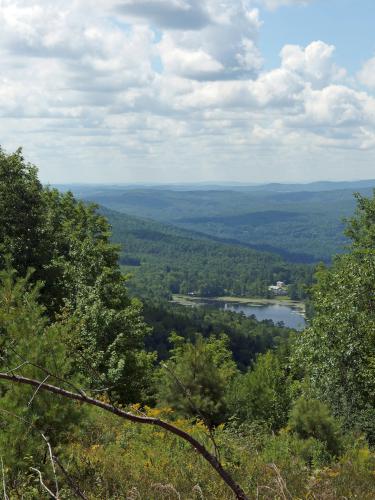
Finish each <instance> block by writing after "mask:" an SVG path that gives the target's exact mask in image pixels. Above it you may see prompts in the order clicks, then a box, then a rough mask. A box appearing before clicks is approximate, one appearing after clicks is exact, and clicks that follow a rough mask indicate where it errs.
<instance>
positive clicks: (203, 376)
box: [157, 335, 236, 427]
mask: <svg viewBox="0 0 375 500" xmlns="http://www.w3.org/2000/svg"><path fill="white" fill-rule="evenodd" d="M171 342H172V344H173V348H172V349H171V356H170V358H169V360H168V361H167V362H166V363H165V364H164V367H162V368H161V370H160V371H159V373H158V375H157V387H158V401H160V403H161V404H162V405H168V406H171V407H173V408H174V409H175V410H176V411H177V412H178V413H180V414H181V415H183V416H186V417H195V418H198V419H201V420H203V422H204V423H205V424H206V425H207V426H208V427H213V426H215V425H218V424H220V423H222V422H223V421H225V417H226V413H227V409H226V404H225V393H226V389H227V386H228V384H229V383H230V381H231V380H232V379H233V377H234V375H235V373H236V366H235V363H234V361H233V360H232V354H231V352H230V351H229V350H228V339H227V337H226V336H224V335H222V336H220V338H215V337H213V336H212V337H209V338H208V339H206V340H205V339H203V337H202V336H201V335H197V336H196V339H195V343H194V344H193V343H191V342H186V340H185V339H184V338H182V337H179V336H177V335H172V336H171Z"/></svg>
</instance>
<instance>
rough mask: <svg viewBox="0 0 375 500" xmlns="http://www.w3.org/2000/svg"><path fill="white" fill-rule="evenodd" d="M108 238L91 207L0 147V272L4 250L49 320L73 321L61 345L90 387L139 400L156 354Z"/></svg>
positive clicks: (126, 399)
mask: <svg viewBox="0 0 375 500" xmlns="http://www.w3.org/2000/svg"><path fill="white" fill-rule="evenodd" d="M110 237H111V232H110V226H109V224H108V222H107V221H106V219H105V218H104V217H102V216H101V215H100V214H99V213H98V209H97V207H96V206H95V205H87V204H85V203H83V202H80V201H77V200H75V199H74V197H73V195H72V194H71V193H66V194H61V193H59V192H58V191H57V190H55V189H52V190H51V189H46V188H43V186H42V185H41V183H40V182H39V180H38V177H37V170H36V168H35V167H34V166H32V165H30V164H28V163H26V162H25V160H24V158H23V156H22V153H21V150H18V151H17V152H16V153H14V154H12V155H7V154H6V153H4V152H3V151H0V251H1V253H0V255H1V256H2V257H0V269H1V267H4V263H5V260H4V258H3V256H4V255H5V254H8V255H9V258H10V260H11V263H12V265H13V267H14V268H15V270H16V271H17V272H18V273H19V275H20V276H21V277H24V276H25V275H26V273H27V270H28V269H29V268H32V269H33V270H34V272H33V273H32V275H31V280H32V281H33V282H34V283H36V282H37V281H41V282H42V283H43V286H42V287H41V288H40V299H39V300H40V301H41V303H43V305H44V306H45V307H46V311H45V312H46V315H47V316H48V317H49V319H50V321H52V322H53V321H55V320H56V319H59V320H63V319H64V318H69V322H70V323H71V325H73V324H74V328H71V336H70V338H68V339H66V341H67V346H69V347H70V351H69V352H70V354H71V356H72V358H73V359H74V361H75V363H74V366H75V369H76V370H77V372H80V373H81V374H84V375H85V376H86V378H87V383H88V384H89V385H90V386H91V387H96V388H99V387H103V385H105V386H106V387H110V393H111V395H112V397H113V398H115V399H119V400H121V401H122V402H129V401H132V402H136V401H142V400H143V399H144V398H145V392H146V391H147V388H148V386H149V378H150V371H151V367H152V365H153V360H154V356H153V354H150V353H146V352H145V351H144V338H145V336H146V335H147V333H148V328H147V327H146V325H145V323H144V321H143V319H142V315H141V306H140V303H139V302H137V301H135V300H131V299H130V298H129V296H128V293H127V290H126V287H125V281H124V278H123V276H122V273H121V270H120V267H119V265H118V256H119V251H118V247H116V246H115V245H113V244H112V243H111V241H110ZM1 258H2V260H3V262H1ZM120 387H121V389H120Z"/></svg>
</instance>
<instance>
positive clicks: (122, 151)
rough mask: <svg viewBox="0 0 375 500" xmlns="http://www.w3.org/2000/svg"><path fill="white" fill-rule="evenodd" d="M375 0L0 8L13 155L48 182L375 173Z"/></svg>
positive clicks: (10, 4) (5, 134) (92, 1)
mask: <svg viewBox="0 0 375 500" xmlns="http://www.w3.org/2000/svg"><path fill="white" fill-rule="evenodd" d="M374 21H375V2H374V0H35V1H33V0H0V63H1V65H0V144H1V146H2V147H3V148H4V149H5V150H6V151H9V152H10V151H12V150H14V149H15V148H17V147H18V146H23V148H24V152H25V156H26V157H27V158H28V159H30V160H31V161H32V162H34V163H36V164H37V165H38V166H39V168H40V175H41V177H42V180H43V181H45V182H51V183H55V182H108V183H114V182H119V183H123V182H150V183H152V182H162V183H164V182H193V181H199V182H200V181H243V182H268V181H281V182H290V181H295V182H301V181H302V182H307V181H312V180H318V179H329V180H334V179H347V180H349V179H360V178H362V179H365V178H375V30H374Z"/></svg>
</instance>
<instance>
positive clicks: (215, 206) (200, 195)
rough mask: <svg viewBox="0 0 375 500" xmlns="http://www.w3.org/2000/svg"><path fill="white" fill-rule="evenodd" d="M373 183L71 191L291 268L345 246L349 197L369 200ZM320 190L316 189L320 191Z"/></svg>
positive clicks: (325, 258)
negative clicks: (261, 254) (271, 257)
mask: <svg viewBox="0 0 375 500" xmlns="http://www.w3.org/2000/svg"><path fill="white" fill-rule="evenodd" d="M370 186H372V187H373V186H374V182H371V181H368V182H362V183H354V182H353V183H347V184H345V183H342V184H340V183H332V184H330V183H326V184H324V183H320V184H319V183H316V184H312V185H311V186H310V185H300V186H288V185H286V186H282V187H280V186H278V185H272V184H271V185H265V186H259V187H257V188H256V187H251V186H249V187H243V188H242V189H240V188H234V187H230V186H229V187H218V186H216V187H215V186H213V187H212V188H208V189H206V190H204V189H203V188H201V189H197V188H195V189H194V190H193V188H191V189H190V190H189V189H188V187H187V188H185V189H183V188H182V187H181V188H180V189H178V188H177V187H176V188H175V189H172V188H171V187H169V188H167V187H164V188H163V187H160V188H156V187H153V188H151V187H148V188H146V187H144V188H141V187H139V188H134V187H133V188H130V187H128V188H126V187H121V186H109V187H108V186H96V187H92V188H89V187H86V188H84V187H78V186H72V189H73V192H75V193H76V194H77V196H79V197H80V198H81V199H85V200H89V201H93V202H96V203H99V204H100V205H103V206H106V207H108V208H110V209H112V210H115V211H117V212H121V213H125V214H128V215H135V216H140V217H145V218H150V219H153V220H157V221H161V222H164V223H168V224H173V225H174V226H178V227H181V228H184V229H188V230H190V231H195V232H199V233H202V234H204V235H206V236H210V237H214V238H216V240H219V241H224V242H227V243H237V244H241V245H243V246H245V247H248V248H252V249H254V250H259V251H262V252H265V251H266V252H272V253H274V254H277V255H280V256H281V257H282V258H283V259H284V260H287V261H289V262H293V263H305V264H306V263H307V264H308V263H317V262H319V261H323V262H326V263H329V262H330V261H331V258H332V256H333V255H334V254H337V253H342V252H343V251H344V249H345V245H346V244H347V243H348V240H347V238H346V237H345V235H344V234H343V230H344V221H343V219H344V218H346V217H350V215H351V214H352V213H353V211H354V209H355V199H354V198H353V192H357V191H358V192H360V193H361V194H362V195H363V196H371V193H372V188H371V187H370ZM319 189H320V190H319Z"/></svg>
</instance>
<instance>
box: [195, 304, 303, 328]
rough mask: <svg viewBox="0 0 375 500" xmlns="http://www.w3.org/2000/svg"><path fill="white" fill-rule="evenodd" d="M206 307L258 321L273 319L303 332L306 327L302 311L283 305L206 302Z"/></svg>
mask: <svg viewBox="0 0 375 500" xmlns="http://www.w3.org/2000/svg"><path fill="white" fill-rule="evenodd" d="M204 305H207V306H210V307H216V308H218V309H224V310H225V311H234V312H237V313H243V314H245V316H252V315H254V316H255V317H256V319H257V320H259V321H262V320H264V319H272V321H273V322H274V323H275V324H276V323H278V322H280V321H282V322H283V323H284V325H285V326H287V327H289V328H294V329H295V330H303V329H304V327H305V326H306V322H305V318H304V317H303V316H302V314H301V312H300V310H298V309H296V308H294V307H292V306H287V305H283V304H266V305H260V304H259V305H258V304H239V303H233V302H219V301H205V302H204Z"/></svg>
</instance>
